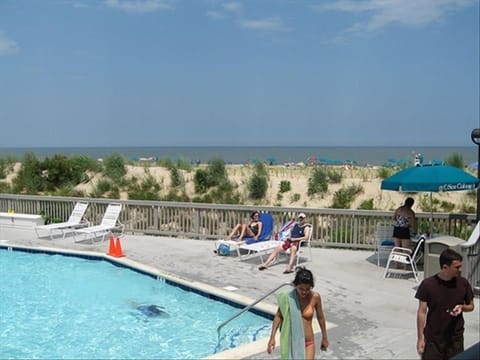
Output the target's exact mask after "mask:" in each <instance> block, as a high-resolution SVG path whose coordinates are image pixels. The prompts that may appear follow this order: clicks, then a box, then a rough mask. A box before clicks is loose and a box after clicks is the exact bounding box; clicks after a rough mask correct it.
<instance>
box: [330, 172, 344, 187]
mask: <svg viewBox="0 0 480 360" xmlns="http://www.w3.org/2000/svg"><path fill="white" fill-rule="evenodd" d="M327 176H328V180H329V181H330V183H332V184H340V183H341V182H342V179H343V173H342V172H340V171H336V170H329V171H328V173H327Z"/></svg>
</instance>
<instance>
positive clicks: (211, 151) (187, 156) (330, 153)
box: [0, 146, 477, 166]
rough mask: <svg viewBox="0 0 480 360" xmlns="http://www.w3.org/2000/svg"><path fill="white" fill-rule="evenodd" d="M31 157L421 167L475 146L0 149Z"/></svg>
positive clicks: (468, 158) (473, 152) (467, 154)
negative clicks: (418, 158)
mask: <svg viewBox="0 0 480 360" xmlns="http://www.w3.org/2000/svg"><path fill="white" fill-rule="evenodd" d="M28 152H31V153H34V154H35V156H37V157H38V158H40V159H44V158H45V157H51V156H53V155H57V154H61V155H65V156H68V157H71V156H78V155H84V156H88V157H90V158H93V159H100V158H105V157H108V156H110V155H112V154H114V153H117V154H120V155H122V156H123V157H125V158H126V159H127V160H138V159H140V158H155V159H158V160H161V159H171V160H185V161H188V162H195V161H199V162H201V163H207V162H208V161H210V160H212V159H213V158H220V159H223V160H224V161H225V162H226V163H227V164H245V163H251V162H254V161H266V162H271V163H274V164H286V163H300V162H303V163H308V162H309V160H311V159H316V160H317V161H326V162H328V161H333V162H339V163H343V162H345V163H347V162H354V163H356V164H357V165H360V166H365V165H385V164H388V163H392V162H394V161H397V162H398V161H400V162H403V161H412V162H413V159H414V155H415V154H422V156H423V158H424V162H425V163H429V162H439V161H440V162H441V161H444V160H445V159H447V158H448V157H450V156H452V155H453V154H455V153H456V154H459V155H461V156H462V157H463V160H464V162H465V163H466V164H470V163H473V162H475V161H477V148H476V147H475V146H444V147H443V146H422V147H408V146H305V147H300V146H155V147H154V146H147V147H145V146H125V147H107V146H106V147H17V148H15V147H0V158H5V157H9V156H14V157H17V158H19V159H21V158H23V157H24V156H25V154H26V153H28Z"/></svg>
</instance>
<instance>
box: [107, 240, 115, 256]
mask: <svg viewBox="0 0 480 360" xmlns="http://www.w3.org/2000/svg"><path fill="white" fill-rule="evenodd" d="M116 252H117V249H116V247H115V238H114V237H113V235H110V240H109V244H108V253H107V255H110V256H115V254H116Z"/></svg>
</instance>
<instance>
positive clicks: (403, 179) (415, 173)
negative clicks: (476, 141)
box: [380, 164, 479, 220]
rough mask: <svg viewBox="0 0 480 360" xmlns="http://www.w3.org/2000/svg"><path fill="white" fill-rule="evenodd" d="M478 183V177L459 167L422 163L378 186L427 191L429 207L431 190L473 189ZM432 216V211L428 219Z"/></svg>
mask: <svg viewBox="0 0 480 360" xmlns="http://www.w3.org/2000/svg"><path fill="white" fill-rule="evenodd" d="M478 184H479V179H478V178H476V177H475V176H473V175H471V174H469V173H467V172H466V171H463V170H461V169H459V168H456V167H453V166H448V165H431V164H430V165H427V164H424V165H423V166H414V167H410V168H407V169H403V170H400V171H398V172H396V173H395V174H393V175H392V176H390V177H388V178H386V179H385V180H383V181H382V183H381V185H380V188H381V189H382V190H393V191H403V192H429V193H430V209H431V208H432V203H433V202H432V193H433V192H441V191H445V192H446V191H468V190H475V189H476V188H477V187H478ZM432 211H433V210H432ZM432 218H433V213H431V217H430V220H431V219H432Z"/></svg>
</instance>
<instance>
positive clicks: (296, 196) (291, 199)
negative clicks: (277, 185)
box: [290, 193, 300, 202]
mask: <svg viewBox="0 0 480 360" xmlns="http://www.w3.org/2000/svg"><path fill="white" fill-rule="evenodd" d="M297 201H300V194H299V193H295V194H293V195H292V197H291V198H290V202H297Z"/></svg>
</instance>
